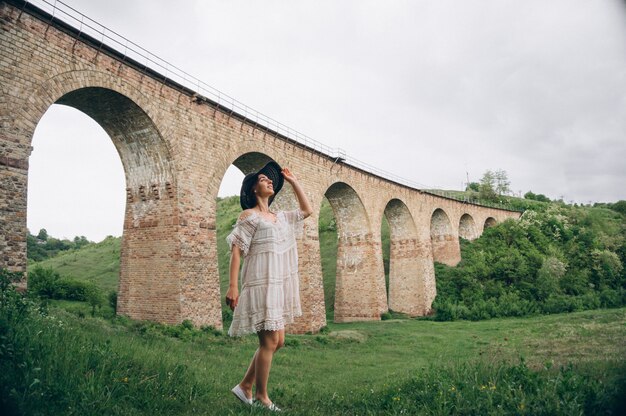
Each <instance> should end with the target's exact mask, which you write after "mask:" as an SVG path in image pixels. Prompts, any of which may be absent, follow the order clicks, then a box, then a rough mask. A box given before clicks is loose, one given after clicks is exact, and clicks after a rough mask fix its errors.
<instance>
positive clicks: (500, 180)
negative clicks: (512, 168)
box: [493, 169, 511, 195]
mask: <svg viewBox="0 0 626 416" xmlns="http://www.w3.org/2000/svg"><path fill="white" fill-rule="evenodd" d="M493 176H494V180H495V191H496V193H497V194H498V195H506V194H510V193H511V181H509V175H508V174H507V173H506V171H505V170H502V169H498V170H497V171H495V172H494V174H493Z"/></svg>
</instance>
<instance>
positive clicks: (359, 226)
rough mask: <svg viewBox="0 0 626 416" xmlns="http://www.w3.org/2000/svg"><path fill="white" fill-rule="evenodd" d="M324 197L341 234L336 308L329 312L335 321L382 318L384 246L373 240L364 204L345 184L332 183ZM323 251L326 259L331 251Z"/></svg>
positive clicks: (338, 234) (338, 236) (336, 281)
mask: <svg viewBox="0 0 626 416" xmlns="http://www.w3.org/2000/svg"><path fill="white" fill-rule="evenodd" d="M324 195H325V197H326V199H327V200H328V203H329V205H330V207H331V209H332V212H333V215H334V218H335V224H336V233H337V248H336V250H337V251H336V252H337V256H336V257H337V260H336V273H335V284H334V286H335V291H334V293H335V299H334V307H332V308H329V310H332V312H333V313H332V316H333V318H334V321H335V322H350V321H363V320H377V319H380V312H381V305H379V297H380V295H381V291H382V294H384V286H383V285H384V276H383V275H382V270H380V273H378V272H379V270H378V265H379V262H378V261H377V258H376V256H375V254H376V253H377V249H378V250H379V249H380V247H379V245H378V244H379V243H378V242H376V243H374V241H373V237H372V232H371V227H370V221H369V218H368V215H367V212H366V210H365V207H364V205H363V202H362V201H361V199H360V197H359V196H358V194H357V193H356V191H355V190H354V189H353V188H352V187H351V186H350V185H348V184H346V183H344V182H336V183H334V184H332V185H331V186H330V187H329V188H328V189H327V190H326V192H325V194H324ZM321 243H322V242H321V241H320V245H321ZM377 245H378V247H376V246H377ZM331 250H332V248H331ZM320 251H321V253H322V256H323V258H324V256H325V255H327V254H325V253H327V251H328V248H324V247H320ZM380 266H381V269H382V264H380ZM329 284H331V285H332V283H330V282H328V281H327V282H326V288H325V291H326V292H327V293H328V292H329V291H331V290H330V288H329Z"/></svg>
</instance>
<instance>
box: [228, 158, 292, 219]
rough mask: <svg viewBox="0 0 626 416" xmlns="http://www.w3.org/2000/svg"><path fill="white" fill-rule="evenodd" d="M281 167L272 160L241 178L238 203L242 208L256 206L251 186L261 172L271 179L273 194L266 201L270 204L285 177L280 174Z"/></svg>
mask: <svg viewBox="0 0 626 416" xmlns="http://www.w3.org/2000/svg"><path fill="white" fill-rule="evenodd" d="M282 170H283V169H282V168H281V167H280V165H279V164H278V163H276V162H274V161H273V160H272V161H271V162H268V164H267V165H265V166H263V167H262V168H261V169H259V171H258V172H253V173H249V174H247V175H246V177H245V178H243V182H242V183H241V193H240V194H239V203H240V204H241V208H242V209H250V208H254V207H255V206H256V195H255V194H254V191H253V190H252V188H253V187H254V185H256V183H257V181H258V179H259V175H261V174H263V175H265V176H267V177H268V178H269V180H271V181H272V186H273V188H274V195H272V196H270V198H269V201H268V206H269V205H272V202H273V201H274V197H275V196H276V194H278V192H280V190H281V189H282V187H283V183H284V181H285V178H284V177H283V174H282Z"/></svg>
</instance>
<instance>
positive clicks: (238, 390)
mask: <svg viewBox="0 0 626 416" xmlns="http://www.w3.org/2000/svg"><path fill="white" fill-rule="evenodd" d="M231 391H232V392H233V394H234V395H235V397H236V398H238V399H239V400H241V401H242V402H244V403H245V404H252V399H248V398H247V397H246V393H244V391H243V389H242V388H241V386H240V385H239V384H237V385H236V386H235V387H233V388H232V389H231Z"/></svg>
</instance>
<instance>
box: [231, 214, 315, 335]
mask: <svg viewBox="0 0 626 416" xmlns="http://www.w3.org/2000/svg"><path fill="white" fill-rule="evenodd" d="M303 219H304V217H303V215H302V211H300V210H295V211H279V212H278V213H277V214H276V222H275V223H274V222H271V221H270V220H267V219H265V218H263V217H262V216H260V215H259V214H257V213H256V212H255V211H253V212H252V213H251V214H250V215H248V216H247V217H246V218H244V219H243V220H240V221H238V222H237V223H236V224H235V226H234V227H233V231H232V232H231V233H230V234H229V235H228V237H226V241H227V242H228V247H230V248H231V249H232V246H233V244H235V245H237V246H238V247H239V248H240V249H241V252H242V254H243V266H242V269H241V293H240V295H239V303H238V304H237V307H236V308H235V312H234V314H233V322H232V323H231V325H230V329H229V330H228V335H230V336H241V335H245V334H250V333H255V332H258V331H261V330H268V331H276V330H279V329H284V328H285V325H286V324H290V323H292V322H293V321H294V318H295V317H297V316H300V315H302V310H301V308H300V286H299V279H298V250H297V244H296V234H297V233H298V232H299V231H300V230H301V227H302V223H303Z"/></svg>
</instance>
